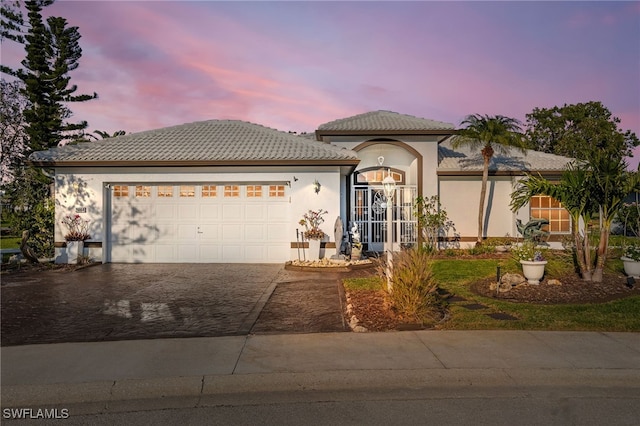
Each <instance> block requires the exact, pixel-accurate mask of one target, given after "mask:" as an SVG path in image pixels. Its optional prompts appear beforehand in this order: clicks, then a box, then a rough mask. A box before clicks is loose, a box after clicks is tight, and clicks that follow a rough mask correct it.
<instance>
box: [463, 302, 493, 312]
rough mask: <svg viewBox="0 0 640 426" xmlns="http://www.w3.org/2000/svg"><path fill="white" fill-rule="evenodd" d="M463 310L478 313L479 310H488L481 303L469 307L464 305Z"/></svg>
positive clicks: (471, 304)
mask: <svg viewBox="0 0 640 426" xmlns="http://www.w3.org/2000/svg"><path fill="white" fill-rule="evenodd" d="M462 307H463V308H466V309H469V310H470V311H477V310H479V309H487V306H485V305H483V304H481V303H469V304H468V305H462Z"/></svg>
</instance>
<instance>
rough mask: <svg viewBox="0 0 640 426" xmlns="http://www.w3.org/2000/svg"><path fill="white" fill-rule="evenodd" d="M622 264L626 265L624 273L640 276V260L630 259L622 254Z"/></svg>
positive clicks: (630, 275) (635, 276)
mask: <svg viewBox="0 0 640 426" xmlns="http://www.w3.org/2000/svg"><path fill="white" fill-rule="evenodd" d="M620 259H622V264H623V266H624V273H625V274H627V276H629V277H633V278H640V261H637V260H633V259H629V258H628V257H624V256H622V257H621V258H620Z"/></svg>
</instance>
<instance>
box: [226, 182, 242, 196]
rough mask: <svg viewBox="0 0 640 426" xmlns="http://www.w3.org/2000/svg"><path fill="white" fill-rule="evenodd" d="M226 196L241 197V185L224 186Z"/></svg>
mask: <svg viewBox="0 0 640 426" xmlns="http://www.w3.org/2000/svg"><path fill="white" fill-rule="evenodd" d="M224 196H225V197H239V196H240V187H239V186H238V185H225V186H224Z"/></svg>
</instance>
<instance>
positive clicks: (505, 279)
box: [500, 273, 527, 287]
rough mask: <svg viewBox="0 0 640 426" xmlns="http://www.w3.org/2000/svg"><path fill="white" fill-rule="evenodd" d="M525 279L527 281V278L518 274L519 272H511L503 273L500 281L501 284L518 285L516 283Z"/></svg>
mask: <svg viewBox="0 0 640 426" xmlns="http://www.w3.org/2000/svg"><path fill="white" fill-rule="evenodd" d="M525 281H527V280H526V279H525V277H523V276H522V275H520V274H511V273H509V274H504V275H503V276H502V278H501V279H500V282H501V283H502V284H509V285H510V286H512V287H513V286H515V285H518V284H522V283H523V282H525Z"/></svg>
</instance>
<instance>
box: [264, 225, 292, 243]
mask: <svg viewBox="0 0 640 426" xmlns="http://www.w3.org/2000/svg"><path fill="white" fill-rule="evenodd" d="M266 233H267V235H266V239H267V241H270V242H273V241H279V242H286V241H288V238H287V233H288V228H287V226H286V225H285V224H269V225H267V227H266Z"/></svg>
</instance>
